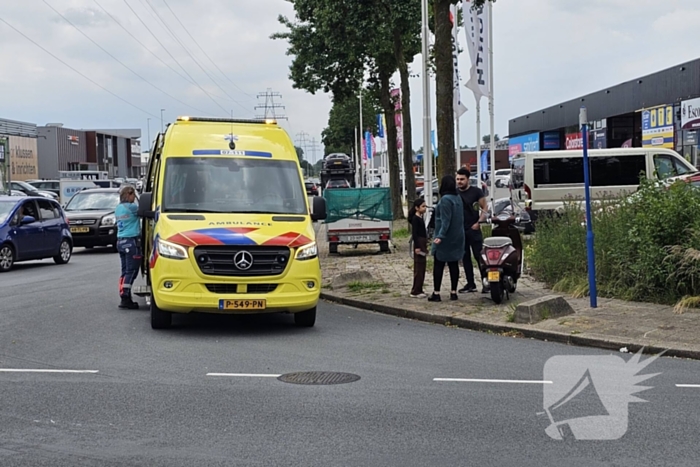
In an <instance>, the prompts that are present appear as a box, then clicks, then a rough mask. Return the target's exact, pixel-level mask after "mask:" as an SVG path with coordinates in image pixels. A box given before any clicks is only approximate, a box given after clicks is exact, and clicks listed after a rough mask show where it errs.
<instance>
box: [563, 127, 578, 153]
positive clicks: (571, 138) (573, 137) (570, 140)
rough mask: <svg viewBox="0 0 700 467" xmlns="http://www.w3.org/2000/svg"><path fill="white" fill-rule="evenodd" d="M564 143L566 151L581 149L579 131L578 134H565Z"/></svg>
mask: <svg viewBox="0 0 700 467" xmlns="http://www.w3.org/2000/svg"><path fill="white" fill-rule="evenodd" d="M564 141H565V142H566V149H567V150H571V149H583V135H582V134H581V132H580V131H579V132H578V133H567V134H566V136H565V138H564Z"/></svg>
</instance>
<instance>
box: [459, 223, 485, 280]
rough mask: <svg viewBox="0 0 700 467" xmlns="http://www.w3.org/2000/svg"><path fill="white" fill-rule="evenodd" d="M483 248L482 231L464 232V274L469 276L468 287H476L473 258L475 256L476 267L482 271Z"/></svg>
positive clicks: (470, 230)
mask: <svg viewBox="0 0 700 467" xmlns="http://www.w3.org/2000/svg"><path fill="white" fill-rule="evenodd" d="M483 246H484V237H483V236H482V235H481V230H472V229H469V230H467V231H465V232H464V257H463V258H462V266H464V274H465V275H466V276H467V286H473V287H476V282H474V268H473V266H472V258H471V257H472V255H474V259H475V260H476V265H477V266H478V268H479V271H481V270H482V262H481V249H482V248H483ZM482 279H483V277H482Z"/></svg>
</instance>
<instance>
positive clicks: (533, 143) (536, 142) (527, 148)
mask: <svg viewBox="0 0 700 467" xmlns="http://www.w3.org/2000/svg"><path fill="white" fill-rule="evenodd" d="M539 150H540V134H539V133H530V134H529V135H523V136H516V137H515V138H510V139H508V158H509V159H512V158H513V156H515V155H516V154H518V153H521V152H533V151H539Z"/></svg>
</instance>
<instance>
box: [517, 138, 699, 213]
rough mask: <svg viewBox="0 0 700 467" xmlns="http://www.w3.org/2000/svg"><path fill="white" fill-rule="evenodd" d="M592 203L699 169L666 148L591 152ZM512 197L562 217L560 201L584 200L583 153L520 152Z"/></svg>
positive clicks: (531, 207) (593, 150)
mask: <svg viewBox="0 0 700 467" xmlns="http://www.w3.org/2000/svg"><path fill="white" fill-rule="evenodd" d="M588 157H589V158H590V183H591V199H592V200H596V199H602V198H604V197H605V198H609V197H615V196H623V195H624V194H625V193H631V192H634V191H636V190H637V188H638V187H639V177H640V174H641V173H642V172H643V173H644V174H645V176H646V177H647V178H649V179H654V180H657V179H659V180H667V181H671V180H673V179H674V178H682V177H685V176H687V175H689V174H691V173H697V169H696V168H695V167H693V166H692V165H691V164H690V163H689V162H688V161H686V160H685V159H684V158H683V157H681V156H680V155H679V154H678V153H677V152H675V151H673V150H671V149H664V148H616V149H591V150H589V151H588ZM511 168H512V175H511V180H512V184H513V191H514V193H513V194H514V196H515V197H516V198H517V199H519V200H522V201H525V202H526V204H527V206H528V207H529V210H531V211H535V212H537V211H560V210H562V209H563V206H564V199H565V198H571V197H573V198H574V199H580V200H583V199H584V196H585V192H584V183H583V151H582V150H578V151H540V152H524V153H520V154H518V155H516V156H515V157H514V158H513V160H512V161H511Z"/></svg>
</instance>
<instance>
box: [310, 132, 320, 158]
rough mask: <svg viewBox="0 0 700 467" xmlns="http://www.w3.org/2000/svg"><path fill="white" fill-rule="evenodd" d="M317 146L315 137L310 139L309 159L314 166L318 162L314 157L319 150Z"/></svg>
mask: <svg viewBox="0 0 700 467" xmlns="http://www.w3.org/2000/svg"><path fill="white" fill-rule="evenodd" d="M319 145H320V144H319V143H318V142H316V137H313V138H311V157H312V158H313V163H314V164H315V163H316V161H317V160H318V158H317V157H316V153H317V152H318V151H319V150H320V149H321V148H320V147H319Z"/></svg>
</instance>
